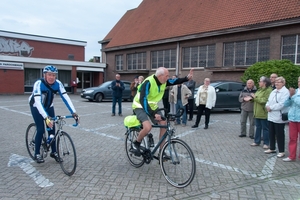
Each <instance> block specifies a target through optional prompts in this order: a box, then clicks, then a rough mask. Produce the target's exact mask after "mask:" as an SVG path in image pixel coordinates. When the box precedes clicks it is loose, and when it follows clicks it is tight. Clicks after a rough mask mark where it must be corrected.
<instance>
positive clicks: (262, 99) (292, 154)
mask: <svg viewBox="0 0 300 200" xmlns="http://www.w3.org/2000/svg"><path fill="white" fill-rule="evenodd" d="M285 82H286V81H285V79H284V78H283V77H278V76H277V74H274V73H273V74H271V76H270V78H267V77H265V76H262V77H260V79H259V83H258V85H259V88H258V89H257V88H256V87H255V85H254V81H253V80H251V79H250V80H248V81H247V85H246V87H245V88H244V90H243V91H242V92H241V94H240V96H239V101H240V102H241V120H240V122H241V134H240V135H239V137H246V124H247V119H249V131H248V134H249V137H250V138H251V139H254V142H253V143H252V144H251V146H253V147H255V146H259V145H260V144H261V141H262V140H263V148H264V149H265V151H264V153H266V154H270V153H277V151H276V143H277V148H278V154H277V157H278V158H282V157H285V124H286V123H287V122H289V157H286V158H284V159H283V161H286V162H289V161H294V160H296V152H297V142H298V138H299V133H300V112H299V110H300V90H299V88H300V77H299V78H298V89H296V90H295V89H294V88H290V89H287V88H286V87H285ZM283 113H288V121H286V120H284V119H282V114H283ZM254 126H256V130H255V134H254V129H255V128H254ZM299 158H300V156H299Z"/></svg>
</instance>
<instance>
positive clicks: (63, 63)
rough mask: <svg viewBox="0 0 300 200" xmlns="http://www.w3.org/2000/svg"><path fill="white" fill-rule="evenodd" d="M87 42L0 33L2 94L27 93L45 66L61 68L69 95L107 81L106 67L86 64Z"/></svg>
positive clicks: (97, 64) (0, 88) (60, 75)
mask: <svg viewBox="0 0 300 200" xmlns="http://www.w3.org/2000/svg"><path fill="white" fill-rule="evenodd" d="M85 46H86V42H84V41H77V40H69V39H61V38H53V37H45V36H38V35H29V34H23V33H15V32H8V31H1V30H0V94H24V93H27V92H31V91H32V87H33V84H34V82H35V81H36V80H38V79H40V78H41V77H42V69H43V68H44V67H45V66H46V65H54V66H56V67H57V68H58V70H59V73H58V79H59V80H60V81H61V82H62V83H63V84H64V86H65V87H66V90H67V91H68V92H70V91H71V81H72V80H76V81H77V88H75V89H76V92H80V91H81V89H82V88H87V87H91V86H95V85H99V84H100V83H102V82H103V81H104V69H105V68H106V64H104V63H100V62H84V57H85Z"/></svg>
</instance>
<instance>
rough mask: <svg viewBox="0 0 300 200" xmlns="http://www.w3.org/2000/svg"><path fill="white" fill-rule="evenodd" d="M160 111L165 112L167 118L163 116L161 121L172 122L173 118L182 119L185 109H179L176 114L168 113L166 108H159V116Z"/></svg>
mask: <svg viewBox="0 0 300 200" xmlns="http://www.w3.org/2000/svg"><path fill="white" fill-rule="evenodd" d="M159 111H164V115H165V116H161V119H162V120H163V121H165V120H166V119H168V120H171V119H172V118H178V117H181V116H182V115H183V113H184V109H183V108H179V110H178V111H177V113H176V114H171V113H167V109H165V108H159V109H157V110H156V112H155V114H157V113H158V112H159Z"/></svg>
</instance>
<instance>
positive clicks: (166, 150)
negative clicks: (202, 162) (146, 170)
mask: <svg viewBox="0 0 300 200" xmlns="http://www.w3.org/2000/svg"><path fill="white" fill-rule="evenodd" d="M162 110H163V111H164V112H165V113H166V110H165V109H163V108H162V109H159V110H158V112H159V111H162ZM182 114H183V110H180V111H179V112H178V113H177V114H175V115H174V114H165V117H163V119H164V120H167V125H152V127H154V128H166V133H165V134H164V135H163V136H162V138H161V139H160V140H159V142H158V143H157V144H156V145H154V144H153V143H152V144H151V139H150V142H149V135H150V134H148V137H144V139H143V141H142V142H141V146H140V150H141V156H138V155H136V153H135V150H134V149H133V147H132V146H133V144H132V143H133V141H134V140H136V138H137V136H138V134H139V132H140V130H141V129H142V127H141V126H138V127H131V128H127V131H126V133H125V135H126V140H125V150H126V154H127V157H128V159H129V162H130V164H131V165H132V166H134V167H137V168H138V167H141V166H142V165H143V164H144V163H146V164H149V163H150V162H151V161H152V160H153V159H157V160H159V163H160V167H161V170H162V173H163V176H164V177H165V179H166V180H167V181H168V182H169V183H170V184H171V185H172V186H174V187H177V188H184V187H186V186H188V185H189V184H190V183H191V182H192V181H193V179H194V176H195V173H196V162H195V157H194V154H193V152H192V150H191V148H190V147H189V146H188V145H187V143H185V142H184V141H183V140H181V139H179V138H176V137H175V129H174V128H172V127H171V124H170V122H171V121H175V119H176V118H177V117H180V116H181V115H182ZM150 138H151V135H150ZM164 141H165V143H164V144H163V147H162V149H161V150H160V152H159V153H158V156H155V155H154V154H155V152H156V151H157V150H158V149H159V147H160V145H161V144H162V143H163V142H164Z"/></svg>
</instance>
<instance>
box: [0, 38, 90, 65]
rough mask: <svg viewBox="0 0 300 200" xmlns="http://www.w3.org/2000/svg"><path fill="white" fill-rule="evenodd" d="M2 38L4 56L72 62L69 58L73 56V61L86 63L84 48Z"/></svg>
mask: <svg viewBox="0 0 300 200" xmlns="http://www.w3.org/2000/svg"><path fill="white" fill-rule="evenodd" d="M0 38H1V41H0V42H1V45H3V46H2V48H1V50H2V51H1V52H0V53H1V54H2V55H11V56H23V57H33V58H51V59H59V60H70V59H69V58H68V56H69V55H70V54H71V55H73V56H74V59H71V60H75V61H84V56H85V55H84V50H85V49H84V47H83V46H76V45H67V44H59V43H51V42H44V41H34V40H26V39H18V38H9V37H1V36H0ZM20 51H21V52H20Z"/></svg>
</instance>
